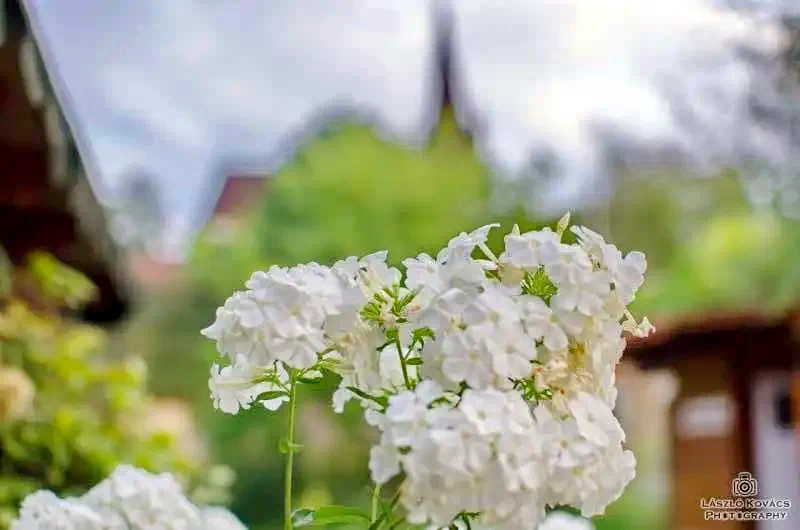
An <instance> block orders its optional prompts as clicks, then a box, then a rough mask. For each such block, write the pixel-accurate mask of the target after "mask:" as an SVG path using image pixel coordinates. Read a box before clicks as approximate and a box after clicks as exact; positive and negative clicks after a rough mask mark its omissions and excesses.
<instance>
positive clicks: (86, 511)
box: [11, 465, 245, 530]
mask: <svg viewBox="0 0 800 530" xmlns="http://www.w3.org/2000/svg"><path fill="white" fill-rule="evenodd" d="M11 528H12V530H244V528H245V527H244V526H243V525H242V524H241V522H239V521H238V520H237V519H236V517H234V516H233V515H232V514H231V513H230V512H228V511H227V510H224V509H222V508H204V507H203V508H201V507H197V506H195V505H193V504H192V503H191V502H189V501H188V500H187V499H186V497H185V496H184V495H183V492H182V491H181V488H180V486H179V485H178V483H177V481H176V480H175V478H174V477H173V476H171V475H168V474H161V475H153V474H150V473H147V472H146V471H142V470H140V469H136V468H133V467H131V466H125V465H123V466H119V467H118V468H117V469H116V470H115V471H114V472H113V473H112V474H111V476H110V477H109V478H107V479H106V480H104V481H103V482H101V483H100V484H98V485H96V486H95V487H94V488H92V489H91V490H89V492H88V493H86V494H85V495H84V496H83V497H80V498H69V499H59V498H58V497H56V496H55V495H54V494H53V493H51V492H49V491H39V492H36V493H33V494H31V495H29V496H28V497H26V499H25V500H24V501H23V502H22V506H21V509H20V514H19V518H18V519H17V520H15V521H14V522H13V523H12V524H11Z"/></svg>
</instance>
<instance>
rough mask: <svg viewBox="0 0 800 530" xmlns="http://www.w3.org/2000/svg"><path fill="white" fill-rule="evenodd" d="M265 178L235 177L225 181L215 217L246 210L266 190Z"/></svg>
mask: <svg viewBox="0 0 800 530" xmlns="http://www.w3.org/2000/svg"><path fill="white" fill-rule="evenodd" d="M264 180H265V178H264V177H261V176H255V175H233V176H229V177H228V178H227V179H226V180H225V184H223V186H222V191H221V192H220V194H219V198H218V199H217V203H216V205H215V206H214V210H213V215H233V214H237V213H240V212H242V211H244V210H246V209H247V208H248V207H249V206H251V205H252V203H253V201H254V200H256V199H258V198H259V197H260V195H261V192H262V191H263V189H264Z"/></svg>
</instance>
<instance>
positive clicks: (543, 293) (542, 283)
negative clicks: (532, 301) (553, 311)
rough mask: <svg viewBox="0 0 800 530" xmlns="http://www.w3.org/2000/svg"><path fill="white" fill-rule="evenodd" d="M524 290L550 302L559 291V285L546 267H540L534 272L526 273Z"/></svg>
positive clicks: (523, 282)
mask: <svg viewBox="0 0 800 530" xmlns="http://www.w3.org/2000/svg"><path fill="white" fill-rule="evenodd" d="M522 292H523V294H530V295H533V296H538V297H539V298H541V299H542V300H544V302H545V303H546V304H549V303H550V299H551V298H552V297H553V296H554V295H555V294H556V293H557V292H558V287H556V286H555V284H554V283H553V282H552V281H551V280H550V277H549V276H547V273H546V272H545V271H544V267H539V268H538V269H537V270H536V272H535V273H534V274H531V273H530V272H527V273H525V278H523V280H522Z"/></svg>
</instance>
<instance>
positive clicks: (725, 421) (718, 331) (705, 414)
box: [626, 312, 800, 530]
mask: <svg viewBox="0 0 800 530" xmlns="http://www.w3.org/2000/svg"><path fill="white" fill-rule="evenodd" d="M657 327H658V325H657ZM626 356H628V358H633V360H635V361H636V362H638V363H639V365H640V366H641V367H643V368H644V369H657V368H663V369H669V370H671V371H672V372H673V373H674V375H676V376H677V380H678V383H679V389H678V392H677V396H676V398H675V400H674V402H673V404H672V407H671V411H670V431H671V433H670V436H671V440H672V441H671V458H670V460H671V470H670V474H671V480H672V487H671V496H670V497H671V499H670V501H671V502H670V504H671V523H670V528H672V529H674V530H702V529H706V528H707V529H716V530H754V529H755V530H779V529H783V530H796V529H797V528H800V427H798V426H799V425H800V422H799V420H800V412H799V409H800V406H799V405H800V378H798V367H800V312H794V313H790V314H789V315H788V316H782V317H774V316H769V315H762V314H757V313H742V314H722V315H712V316H705V317H702V318H691V319H684V320H681V321H675V322H672V323H662V325H661V327H660V328H659V329H658V331H657V332H656V333H655V334H654V335H652V336H651V337H649V338H647V339H640V340H634V341H632V342H631V343H630V344H629V347H628V350H627V352H626ZM742 473H746V475H741V474H742ZM712 498H715V499H732V500H733V502H739V503H742V502H747V499H748V498H758V499H784V500H788V501H789V502H790V503H791V504H792V507H791V508H790V509H789V510H788V513H787V519H786V520H783V521H781V520H764V521H743V520H722V521H720V520H708V518H709V517H713V516H714V515H709V514H707V513H706V512H707V510H705V509H704V508H703V506H702V503H703V502H704V501H706V502H707V501H708V500H710V499H712ZM706 505H707V504H706ZM719 511H725V510H724V508H723V509H721V510H716V512H719ZM734 511H747V510H742V509H740V508H736V509H734ZM778 511H780V510H778ZM724 517H728V516H724ZM737 517H738V518H740V516H735V515H734V516H733V517H732V518H729V519H735V518H737ZM745 517H746V516H745Z"/></svg>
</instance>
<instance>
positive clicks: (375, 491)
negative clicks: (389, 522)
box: [369, 484, 381, 523]
mask: <svg viewBox="0 0 800 530" xmlns="http://www.w3.org/2000/svg"><path fill="white" fill-rule="evenodd" d="M380 500H381V485H380V484H375V487H374V488H372V512H371V514H370V518H369V520H370V522H371V523H374V522H375V519H377V518H378V503H379V502H380Z"/></svg>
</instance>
